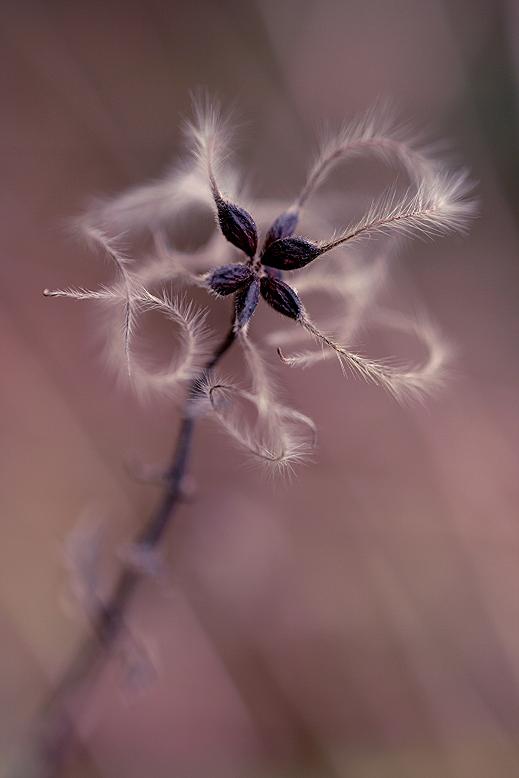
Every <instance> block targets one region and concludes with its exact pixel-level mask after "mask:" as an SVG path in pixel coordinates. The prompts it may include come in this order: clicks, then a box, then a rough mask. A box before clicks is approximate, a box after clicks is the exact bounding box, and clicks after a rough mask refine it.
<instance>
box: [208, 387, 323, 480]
mask: <svg viewBox="0 0 519 778" xmlns="http://www.w3.org/2000/svg"><path fill="white" fill-rule="evenodd" d="M198 392H199V394H200V395H201V396H202V397H203V398H204V400H205V402H206V403H207V407H209V409H210V410H211V415H212V416H213V418H215V419H216V420H217V421H218V423H219V425H220V426H221V427H222V429H223V430H224V431H225V432H226V433H227V434H228V435H230V437H231V438H232V439H233V440H234V442H235V443H236V444H237V445H238V446H239V448H241V449H243V450H244V451H246V452H247V453H248V454H250V455H251V456H252V461H255V462H259V463H261V464H262V465H263V466H264V468H265V470H266V472H267V473H270V474H276V473H278V474H279V473H282V474H284V475H287V476H288V475H290V474H291V473H292V471H293V469H294V467H295V466H296V465H297V464H300V463H302V462H304V461H306V460H307V459H308V457H309V455H310V453H311V450H312V448H313V447H314V446H315V441H316V435H317V433H316V428H315V424H314V422H313V421H312V420H311V419H310V418H309V417H308V416H305V414H303V413H300V412H299V411H296V410H295V409H293V408H288V407H286V406H283V405H281V404H280V403H277V402H274V401H272V402H271V403H270V405H269V407H268V412H265V410H260V406H259V400H258V397H257V395H255V394H254V393H252V392H248V391H246V390H244V389H241V388H239V387H237V386H236V385H234V384H233V383H231V382H226V381H222V380H220V379H218V378H217V377H216V376H214V375H213V374H206V375H205V376H204V378H203V380H201V381H200V382H199V384H198ZM236 400H240V401H242V402H243V401H245V402H246V403H249V404H250V405H251V406H252V407H253V408H254V409H255V411H256V413H257V423H256V424H251V423H249V422H248V421H247V420H246V419H245V418H244V414H243V413H242V409H241V407H240V405H239V403H238V402H236ZM303 428H306V430H307V433H306V434H305V433H304V432H303ZM309 438H310V439H309Z"/></svg>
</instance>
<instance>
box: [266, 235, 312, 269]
mask: <svg viewBox="0 0 519 778" xmlns="http://www.w3.org/2000/svg"><path fill="white" fill-rule="evenodd" d="M320 253H321V249H320V248H319V246H318V245H317V244H316V243H312V241H309V240H306V239H305V238H282V239H281V240H275V241H274V242H273V243H271V244H270V246H269V247H268V249H267V250H266V251H265V253H264V254H263V256H262V258H261V261H262V263H263V264H264V265H267V266H268V267H275V268H277V269H278V270H297V269H298V268H300V267H304V266H305V265H308V264H309V263H310V262H312V261H313V260H314V259H315V258H316V257H318V256H319V254H320Z"/></svg>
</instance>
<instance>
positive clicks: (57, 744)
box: [9, 320, 236, 778]
mask: <svg viewBox="0 0 519 778" xmlns="http://www.w3.org/2000/svg"><path fill="white" fill-rule="evenodd" d="M235 339H236V330H235V327H234V320H233V323H232V324H231V327H230V329H229V331H228V333H227V335H226V336H225V338H224V340H223V341H222V342H221V344H220V345H219V346H218V348H217V349H216V350H215V351H214V353H213V355H212V356H211V358H210V359H209V360H208V362H207V363H206V365H205V366H204V369H203V370H202V371H201V373H200V375H198V376H197V377H196V378H195V379H194V380H193V381H192V382H191V385H190V387H189V389H188V393H187V397H186V403H185V406H184V413H183V417H182V421H181V424H180V430H179V433H178V436H177V442H176V445H175V450H174V453H173V457H172V461H171V465H170V467H169V469H168V470H167V472H166V476H165V483H166V487H165V491H164V494H163V496H162V500H161V501H160V503H159V504H158V506H157V508H156V509H155V511H154V512H153V513H152V515H151V516H150V518H149V520H148V522H147V524H146V525H145V526H144V528H143V530H142V531H141V533H140V535H139V536H138V539H137V545H138V547H139V548H141V549H145V550H146V551H151V550H153V549H156V548H157V546H158V545H159V544H160V542H161V540H162V539H163V537H164V534H165V532H166V530H167V528H168V527H169V525H170V522H171V519H172V518H173V515H174V513H175V510H176V508H177V507H178V504H179V503H180V502H181V499H182V482H183V480H184V477H185V475H186V470H187V466H188V462H189V455H190V452H191V443H192V439H193V432H194V427H195V418H194V416H193V414H191V413H190V412H189V404H190V402H191V401H192V400H193V397H194V396H195V394H196V387H197V385H198V382H199V381H200V379H201V378H202V377H203V376H204V375H205V374H206V373H208V372H209V371H211V370H212V369H213V368H214V367H215V366H216V364H217V363H218V362H219V361H220V359H221V358H222V357H223V356H224V354H225V353H226V352H227V351H228V350H229V348H230V347H231V346H232V345H233V343H234V341H235ZM142 574H143V571H142V570H140V569H139V568H138V567H137V566H135V565H126V566H125V567H124V568H123V569H122V570H121V572H120V575H119V578H118V580H117V582H116V584H115V587H114V590H113V593H112V595H111V597H110V599H109V600H108V602H106V603H105V604H103V605H102V606H101V607H100V609H99V611H98V613H97V615H96V616H95V618H94V622H93V625H92V627H93V629H92V635H91V636H89V637H88V638H87V639H86V640H85V641H84V642H83V643H82V645H81V646H80V648H79V650H78V652H77V654H76V655H75V656H74V658H73V659H72V661H71V663H70V665H69V667H68V669H67V670H66V672H65V673H64V675H63V677H62V678H61V680H60V681H59V683H58V684H57V685H56V687H55V688H54V690H53V691H52V693H51V694H50V695H49V697H48V698H47V700H46V702H45V704H44V705H43V707H42V709H41V711H40V714H39V716H38V720H37V721H36V724H35V728H34V730H33V732H32V737H31V740H30V742H29V744H28V746H27V749H26V754H25V755H24V756H23V763H24V765H23V766H22V765H20V764H19V763H17V764H16V765H15V767H14V769H13V771H12V772H11V774H10V776H9V778H28V776H29V775H30V778H58V777H59V776H60V775H62V774H63V770H64V768H65V766H66V761H67V757H68V756H69V755H70V752H71V750H72V749H73V746H74V742H75V740H76V718H77V713H78V710H77V709H78V707H79V706H80V704H81V701H82V699H83V697H84V695H85V694H87V693H88V691H89V689H90V688H91V686H92V684H93V683H94V682H95V680H96V677H97V675H98V674H99V672H100V670H101V669H102V667H103V666H104V663H105V661H106V659H107V658H108V657H109V655H110V650H111V648H112V647H113V646H114V644H115V642H116V640H117V638H118V637H119V635H120V633H121V629H122V627H123V625H124V617H125V614H126V610H127V607H128V605H129V603H130V600H131V598H132V596H133V594H134V593H135V590H136V588H137V586H138V584H139V582H140V580H141V578H142ZM28 761H29V762H30V767H29V770H30V773H27V762H28Z"/></svg>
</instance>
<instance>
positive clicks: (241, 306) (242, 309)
mask: <svg viewBox="0 0 519 778" xmlns="http://www.w3.org/2000/svg"><path fill="white" fill-rule="evenodd" d="M259 296H260V282H259V278H257V277H254V278H253V279H252V281H251V283H250V284H249V285H248V286H247V287H246V288H244V289H241V290H240V291H238V292H237V294H236V301H235V306H236V320H235V324H234V326H235V329H237V330H240V329H242V328H243V327H246V326H247V324H248V323H249V321H250V319H251V317H252V314H253V313H254V311H255V310H256V307H257V305H258V302H259Z"/></svg>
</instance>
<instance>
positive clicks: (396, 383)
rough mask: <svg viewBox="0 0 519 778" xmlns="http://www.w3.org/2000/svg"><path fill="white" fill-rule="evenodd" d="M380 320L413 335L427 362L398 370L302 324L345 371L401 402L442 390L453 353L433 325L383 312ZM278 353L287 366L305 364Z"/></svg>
mask: <svg viewBox="0 0 519 778" xmlns="http://www.w3.org/2000/svg"><path fill="white" fill-rule="evenodd" d="M379 320H380V321H384V322H385V324H386V325H387V326H391V327H394V328H397V329H400V330H402V331H405V332H412V333H413V334H414V335H415V336H416V338H417V339H418V340H419V341H420V342H421V343H422V344H423V346H424V348H425V349H426V350H427V356H426V357H425V359H424V360H423V362H422V363H421V364H418V365H412V366H408V367H397V366H394V365H391V364H389V363H387V362H382V361H376V360H373V359H370V358H369V357H365V356H363V355H361V354H359V353H357V352H355V351H352V350H350V349H348V348H346V347H345V346H343V345H341V344H340V343H338V342H337V341H336V340H335V339H334V338H332V337H330V336H328V335H326V334H325V333H323V332H321V331H320V330H319V329H318V328H317V327H316V326H315V325H314V324H313V322H311V321H310V320H309V319H308V318H305V319H303V321H302V322H301V324H302V326H303V328H304V329H305V330H306V331H307V332H308V333H309V334H310V335H311V336H312V337H314V338H315V339H316V340H317V341H318V342H319V343H320V344H321V345H322V346H323V347H324V348H327V349H330V351H331V353H333V354H335V356H336V357H337V358H338V360H339V363H340V365H341V368H342V369H343V371H344V370H345V369H346V368H349V369H350V370H351V371H353V372H355V373H357V374H358V375H360V376H361V377H362V378H364V379H365V380H366V381H371V382H373V383H376V384H378V385H380V386H382V387H384V388H385V389H387V390H388V391H389V392H390V393H391V394H392V395H393V396H394V397H395V398H396V399H398V400H405V399H412V398H415V399H421V398H423V397H424V396H426V395H427V394H429V393H430V392H432V391H433V390H435V389H437V388H438V387H439V386H441V385H442V383H443V381H444V379H445V369H446V367H447V365H448V363H449V359H450V356H451V352H450V349H449V348H448V347H447V346H446V344H445V343H444V342H443V341H442V339H441V338H440V336H439V334H438V332H437V331H436V329H435V328H434V327H433V325H432V324H431V323H430V322H427V321H425V320H424V321H421V322H413V321H412V320H409V319H408V318H406V317H404V316H401V315H398V314H393V313H389V312H380V313H379ZM278 353H279V356H280V358H281V359H282V361H283V362H284V363H285V364H287V365H290V366H295V365H297V364H301V361H300V360H298V358H297V355H294V356H285V355H284V354H283V352H282V351H281V349H278Z"/></svg>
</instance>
